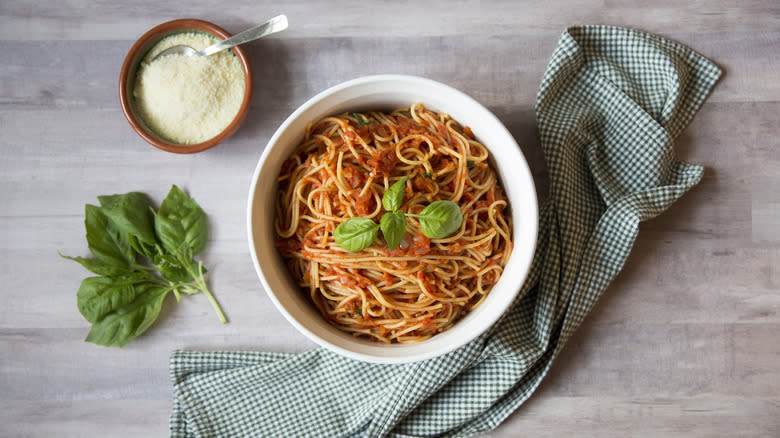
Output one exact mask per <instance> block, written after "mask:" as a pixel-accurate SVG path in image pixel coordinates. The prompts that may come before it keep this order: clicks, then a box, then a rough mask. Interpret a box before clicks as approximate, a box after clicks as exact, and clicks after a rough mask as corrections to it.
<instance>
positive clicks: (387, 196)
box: [382, 176, 409, 211]
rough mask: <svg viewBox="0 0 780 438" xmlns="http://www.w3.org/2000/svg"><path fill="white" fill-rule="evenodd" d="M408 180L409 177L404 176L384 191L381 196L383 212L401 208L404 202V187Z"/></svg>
mask: <svg viewBox="0 0 780 438" xmlns="http://www.w3.org/2000/svg"><path fill="white" fill-rule="evenodd" d="M408 179H409V177H408V176H405V177H403V178H401V180H400V181H396V182H395V184H393V185H391V186H390V188H389V189H387V190H385V193H384V194H383V195H382V207H384V208H385V210H387V211H395V210H398V209H399V208H401V204H402V203H403V202H404V186H405V185H406V181H407V180H408Z"/></svg>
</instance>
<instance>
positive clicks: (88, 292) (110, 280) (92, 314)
mask: <svg viewBox="0 0 780 438" xmlns="http://www.w3.org/2000/svg"><path fill="white" fill-rule="evenodd" d="M144 279H145V275H143V274H142V273H136V274H133V275H128V276H124V277H88V278H85V279H84V280H83V281H82V282H81V286H79V290H78V292H77V293H76V302H77V304H78V308H79V312H81V315H82V316H84V319H86V320H87V321H89V322H91V323H95V322H97V321H99V320H101V319H102V318H103V317H104V316H105V315H107V314H108V313H110V312H112V311H114V310H116V309H119V308H121V307H122V306H124V305H126V304H129V303H130V302H132V301H133V300H134V299H135V298H136V294H137V293H136V290H135V287H134V285H135V284H136V283H138V282H140V281H143V280H144Z"/></svg>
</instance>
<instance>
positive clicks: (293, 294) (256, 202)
mask: <svg viewBox="0 0 780 438" xmlns="http://www.w3.org/2000/svg"><path fill="white" fill-rule="evenodd" d="M416 102H420V103H422V104H424V105H425V107H426V108H429V109H431V110H434V111H437V112H445V113H448V114H449V115H451V116H452V117H453V118H454V119H455V120H457V121H458V122H460V123H461V124H462V125H468V126H470V127H471V129H472V131H473V132H474V135H475V136H476V137H477V139H479V140H480V141H481V142H482V143H483V144H484V145H485V146H486V147H487V148H488V150H489V151H490V153H491V154H492V158H493V164H494V166H495V167H496V168H497V171H498V173H499V175H500V178H501V181H502V184H503V186H504V191H505V192H506V195H507V198H508V200H509V206H510V214H511V215H512V221H513V229H512V232H513V242H514V249H513V251H512V255H511V257H510V259H509V263H508V264H507V266H506V267H505V268H504V273H503V274H502V275H501V278H500V279H499V281H498V283H497V284H496V285H495V286H494V287H493V289H492V290H491V292H490V294H489V295H488V296H487V298H486V299H485V301H484V302H483V303H482V305H481V306H479V307H478V308H477V309H475V310H474V311H472V312H470V313H469V314H468V315H466V317H464V318H463V319H462V320H460V321H459V322H457V323H456V324H455V325H454V326H453V327H452V328H451V329H449V330H447V331H445V332H443V333H439V334H437V335H436V336H433V337H432V338H431V339H428V340H426V341H423V342H420V343H417V344H391V345H388V344H383V343H378V342H372V341H368V340H363V339H358V338H355V337H354V336H352V335H350V334H348V333H346V332H343V331H341V330H339V329H337V328H336V327H334V326H332V325H330V324H328V323H327V322H325V320H324V319H323V318H322V316H321V315H320V313H319V312H318V311H317V309H316V308H315V307H314V305H313V304H312V303H311V302H309V299H308V294H307V293H306V292H304V291H303V290H302V289H301V288H300V287H299V286H298V285H297V284H296V283H295V281H294V280H293V279H292V277H291V276H290V274H289V272H288V271H287V268H286V266H285V263H284V262H283V260H282V257H281V256H280V255H279V253H278V252H277V250H276V247H275V246H274V241H275V236H274V214H275V213H274V212H275V209H274V202H275V199H276V197H275V192H276V178H277V176H278V174H279V169H280V168H281V166H282V162H283V161H284V160H286V159H287V158H288V157H289V156H290V154H291V153H292V151H293V149H295V147H296V146H297V145H298V144H299V142H300V141H301V139H302V138H303V134H304V130H305V129H306V125H307V123H309V122H313V121H316V120H318V119H320V118H322V117H325V116H328V115H335V114H340V113H344V112H347V111H368V110H392V109H395V108H399V107H403V106H410V105H411V104H413V103H416ZM537 216H538V207H537V200H536V191H535V189H534V183H533V179H532V177H531V172H530V171H529V169H528V164H527V163H526V160H525V158H524V157H523V153H522V152H521V150H520V147H519V146H518V145H517V143H516V142H515V140H514V138H512V135H511V134H510V133H509V131H507V129H506V128H505V127H504V125H503V124H501V122H500V121H499V120H498V119H497V118H496V117H495V116H494V115H493V114H492V113H491V112H490V111H488V110H487V109H486V108H485V107H483V106H482V105H480V104H479V103H478V102H477V101H475V100H474V99H472V98H471V97H469V96H467V95H465V94H463V93H461V92H460V91H458V90H455V89H454V88H451V87H449V86H446V85H443V84H441V83H438V82H435V81H432V80H429V79H424V78H419V77H414V76H401V75H378V76H367V77H362V78H358V79H354V80H351V81H347V82H344V83H342V84H340V85H336V86H334V87H331V88H329V89H327V90H325V91H323V92H322V93H320V94H318V95H316V96H314V97H313V98H311V99H309V101H308V102H306V103H304V104H303V105H301V107H300V108H298V109H297V110H295V112H293V113H292V114H291V115H290V116H289V117H288V118H287V120H285V121H284V123H282V125H281V126H280V127H279V129H277V130H276V133H274V136H273V137H271V140H270V141H269V142H268V145H267V146H266V148H265V150H264V151H263V154H262V156H261V157H260V161H259V162H258V163H257V168H256V169H255V173H254V176H253V177H252V185H251V187H250V189H249V204H248V207H247V228H248V234H249V249H250V252H251V253H252V260H253V261H254V264H255V269H256V270H257V275H258V276H259V277H260V282H261V283H262V284H263V288H264V289H265V291H266V293H268V296H269V297H270V298H271V300H272V301H273V302H274V304H275V305H276V307H277V308H278V309H279V311H280V312H282V314H283V315H284V316H285V317H286V318H287V320H289V321H290V323H292V325H293V326H295V328H297V329H298V330H299V331H300V332H301V333H303V334H304V335H306V336H307V337H308V338H309V339H311V340H312V341H314V342H316V343H317V344H319V345H321V346H323V347H325V348H327V349H330V350H332V351H334V352H336V353H339V354H342V355H344V356H347V357H351V358H353V359H358V360H363V361H368V362H377V363H401V362H413V361H418V360H423V359H428V358H432V357H435V356H439V355H441V354H444V353H447V352H450V351H452V350H455V349H456V348H458V347H460V346H463V345H464V344H466V343H468V342H469V341H471V340H473V339H474V338H475V337H477V336H479V335H480V334H482V333H483V332H484V331H485V330H487V329H488V328H489V327H490V326H491V325H493V324H494V323H495V322H496V321H497V320H498V318H499V317H500V316H501V315H502V314H503V313H504V312H505V311H506V310H507V308H508V307H509V305H510V304H511V303H512V301H513V300H514V298H515V297H516V296H517V293H518V291H519V290H520V287H521V286H522V284H523V281H524V280H525V277H526V274H527V273H528V269H529V267H530V264H531V258H532V256H533V253H534V247H535V245H536V231H537Z"/></svg>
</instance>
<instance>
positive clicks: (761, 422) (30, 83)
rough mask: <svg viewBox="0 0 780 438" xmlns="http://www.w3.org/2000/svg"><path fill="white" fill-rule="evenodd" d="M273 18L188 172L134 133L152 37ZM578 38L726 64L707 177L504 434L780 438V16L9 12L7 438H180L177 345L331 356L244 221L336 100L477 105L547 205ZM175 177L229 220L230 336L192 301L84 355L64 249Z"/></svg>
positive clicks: (110, 9) (759, 5)
mask: <svg viewBox="0 0 780 438" xmlns="http://www.w3.org/2000/svg"><path fill="white" fill-rule="evenodd" d="M190 5H191V6H190ZM277 13H285V14H287V15H288V17H289V19H290V29H289V30H288V31H286V32H285V33H283V34H280V35H277V36H274V37H271V38H269V39H267V40H263V41H258V42H256V43H253V44H251V45H249V46H247V49H248V52H249V56H250V58H251V59H252V64H253V67H254V72H255V83H256V84H257V87H256V89H255V95H254V99H253V102H252V110H251V111H250V114H249V116H248V119H247V122H246V123H245V124H244V126H242V128H241V129H240V130H239V132H238V133H237V134H236V135H235V136H234V137H233V138H231V139H230V140H229V141H228V142H226V143H225V144H223V145H220V146H218V147H216V148H214V149H211V150H209V151H206V152H203V153H200V154H197V155H192V156H176V155H172V154H167V153H164V152H161V151H158V150H156V149H153V148H152V147H150V146H148V145H146V144H145V143H143V142H142V141H141V139H140V138H138V137H137V136H136V135H135V134H134V133H133V132H132V131H131V129H130V127H129V126H128V124H127V122H126V121H125V120H124V118H123V116H122V114H121V111H120V109H119V104H118V98H117V89H116V86H117V84H116V81H117V77H118V73H119V67H120V65H121V63H122V61H123V59H124V56H125V54H126V51H127V49H128V48H129V47H130V45H131V44H132V43H133V39H134V38H136V37H138V36H139V35H140V34H142V33H143V32H145V31H146V30H148V29H149V28H151V27H152V26H154V25H156V24H158V23H160V22H163V21H166V20H169V19H174V18H181V17H183V16H190V17H199V18H204V19H208V20H210V21H213V22H215V23H216V24H218V25H220V26H222V27H224V28H226V29H227V30H228V31H233V32H235V31H239V30H241V29H243V28H246V27H248V26H249V25H251V24H254V23H256V22H260V21H262V20H263V19H265V18H268V17H270V16H272V15H274V14H277ZM581 23H606V24H616V25H624V26H632V27H637V28H640V29H643V30H647V31H650V32H654V33H658V34H661V35H663V36H666V37H669V38H672V39H675V40H678V41H680V42H682V43H685V44H688V45H690V46H691V47H693V48H694V49H696V50H697V51H699V52H701V53H703V54H704V55H706V56H708V57H710V58H712V59H713V60H714V61H715V62H716V63H718V64H719V65H720V66H722V67H723V68H724V70H725V75H724V77H723V78H722V79H721V81H720V82H719V84H718V85H717V87H716V88H715V91H714V92H713V94H712V95H711V96H710V98H709V99H708V100H707V102H706V103H705V105H704V107H703V108H702V110H701V112H700V113H699V114H698V115H697V116H696V118H695V119H694V121H693V123H692V124H691V126H690V127H688V129H686V130H685V131H684V132H683V134H682V135H681V137H680V139H679V140H678V144H677V146H678V147H677V154H678V156H679V157H680V158H681V159H683V160H685V161H690V162H695V163H699V164H703V165H704V166H705V167H706V171H705V176H704V178H703V180H702V182H701V183H700V185H699V186H698V187H696V188H695V189H694V190H693V191H691V193H689V194H687V195H686V196H685V197H684V198H683V199H682V200H681V201H680V202H679V203H677V204H675V205H674V206H672V208H670V209H669V211H667V212H665V213H664V214H663V215H661V216H660V217H658V218H656V219H654V220H652V221H648V222H646V223H643V224H642V225H641V231H640V234H639V238H638V240H637V243H636V246H635V248H634V251H633V252H632V254H631V256H630V258H629V260H628V263H627V264H626V267H625V269H624V270H623V272H622V273H621V274H620V276H619V277H618V278H617V279H616V281H615V282H614V283H613V284H612V285H611V286H610V288H609V289H608V291H607V292H606V294H605V296H604V297H603V298H602V299H601V301H600V302H599V303H598V304H597V306H596V308H595V310H594V311H593V313H592V314H591V315H589V316H588V318H587V319H586V320H585V323H584V324H583V326H582V327H581V328H580V330H579V331H578V332H577V333H576V334H575V336H574V337H573V338H572V339H571V341H570V343H569V345H568V346H567V347H566V349H565V350H564V351H563V353H562V355H561V356H560V358H559V359H558V360H557V361H556V362H555V363H554V365H553V368H552V370H551V372H550V375H549V376H548V377H547V378H546V379H545V381H544V382H543V383H542V386H541V388H540V389H539V390H538V391H537V393H536V394H534V395H533V396H532V397H531V399H530V400H529V401H528V402H527V403H526V404H525V405H524V406H522V407H521V408H520V409H519V410H518V411H517V412H516V413H515V414H513V415H512V416H511V417H510V418H509V419H508V420H507V421H506V422H505V423H504V424H502V425H501V426H500V427H499V428H498V429H497V430H495V431H493V432H491V433H488V434H486V435H485V436H488V437H514V436H518V435H520V434H527V435H534V436H566V435H573V434H578V435H582V436H605V437H613V436H614V437H623V436H637V437H655V436H688V437H713V436H723V437H731V436H756V437H771V436H780V415H778V414H780V342H779V341H778V340H779V339H780V313H779V312H780V294H779V293H778V291H779V290H780V273H779V272H778V267H779V266H780V231H779V230H780V195H778V193H780V191H778V190H777V188H778V187H780V135H778V124H777V114H780V81H778V80H777V78H778V77H780V3H778V2H777V1H774V0H756V1H749V2H736V1H724V0H714V1H710V2H689V3H681V2H678V1H671V0H664V1H661V2H640V1H635V0H624V1H611V0H607V1H585V0H574V1H557V0H556V1H550V2H544V4H541V3H540V2H499V1H497V2H484V1H483V2H478V1H465V0H464V1H457V2H448V1H443V0H436V1H433V2H425V3H424V4H423V3H420V2H376V3H374V2H365V1H334V2H305V1H293V2H287V3H285V4H284V6H283V7H280V6H279V5H277V4H274V3H270V2H248V1H243V2H231V5H230V8H229V9H226V10H223V11H215V8H214V6H213V2H205V1H202V0H196V1H192V2H188V7H187V9H186V10H184V9H182V8H181V7H180V6H178V5H173V4H170V5H169V4H165V3H161V2H151V1H139V2H134V3H133V4H117V3H115V2H84V1H80V0H77V1H72V2H68V3H67V6H66V5H58V4H54V3H51V4H49V3H45V2H44V3H31V2H25V1H4V2H2V3H0V51H2V53H3V54H4V60H3V62H2V63H0V188H2V190H0V207H2V209H1V210H0V254H2V256H3V263H2V268H0V284H3V286H4V287H3V289H2V292H0V293H1V294H2V303H3V312H2V315H3V316H2V317H0V424H2V426H0V436H9V437H10V436H13V437H43V436H62V437H71V436H72V437H76V436H78V437H85V436H105V431H106V430H110V431H111V434H110V435H111V436H133V437H137V436H161V435H164V434H165V433H166V431H167V420H168V414H169V412H170V397H171V387H170V383H169V380H168V371H167V363H168V356H169V354H170V352H171V350H173V349H176V348H195V349H256V350H271V351H305V350H308V349H310V348H314V345H313V344H312V343H311V342H310V341H308V340H307V339H306V338H304V337H303V336H302V335H300V334H298V333H297V332H296V331H295V329H294V328H293V327H292V326H291V325H289V324H288V323H287V322H286V321H285V320H284V318H283V317H282V316H281V315H280V314H279V313H278V312H277V311H276V309H275V308H274V307H273V304H272V303H271V301H270V300H269V299H268V298H267V297H266V295H265V293H264V292H263V290H262V288H261V287H260V285H259V282H258V280H257V277H256V275H255V272H254V269H253V267H252V263H251V259H250V257H249V252H248V246H247V243H246V232H245V208H246V198H247V192H248V188H249V183H250V177H251V174H252V171H253V170H254V167H255V164H256V162H257V159H258V158H259V156H260V154H261V152H262V150H263V148H264V147H265V143H266V142H267V141H268V139H269V138H270V137H271V135H272V134H273V132H274V130H275V129H276V128H277V127H278V126H279V124H280V123H281V122H282V121H283V120H284V119H285V118H286V117H287V115H288V114H290V113H291V112H292V111H293V110H294V109H295V108H296V107H297V106H299V105H300V104H301V103H303V102H304V101H305V100H306V99H308V98H309V97H311V96H312V95H314V94H316V93H317V92H319V91H322V90H323V89H325V88H327V87H329V86H331V85H334V84H337V83H339V82H342V81H344V80H346V79H351V78H354V77H358V76H362V75H367V74H375V73H405V74H414V75H421V76H426V77H429V78H432V79H435V80H439V81H442V82H445V83H447V84H449V85H452V86H454V87H456V88H459V89H461V90H463V91H464V92H466V93H468V94H470V95H472V96H473V97H474V98H476V99H477V100H479V101H480V102H481V103H483V104H485V105H486V106H488V107H489V108H490V109H491V110H493V111H494V112H495V113H496V115H497V116H498V117H499V118H500V119H501V120H502V121H503V122H504V123H505V124H506V126H507V127H508V128H509V130H510V131H511V132H512V134H513V135H514V136H515V137H516V138H517V140H518V142H519V143H520V144H521V147H522V148H523V152H524V153H525V154H526V157H527V158H528V160H529V162H530V164H531V166H532V168H533V170H534V177H535V179H536V182H537V184H538V190H539V194H540V196H541V197H544V195H545V193H546V187H547V185H546V184H547V182H546V173H545V167H544V160H543V157H542V155H541V152H540V150H539V142H538V136H537V132H536V127H535V120H534V111H533V107H534V101H535V94H536V90H537V88H538V85H539V81H540V79H541V76H542V74H543V72H544V69H545V67H546V65H547V62H548V60H549V56H550V54H551V53H552V50H553V49H554V47H555V45H556V43H557V41H558V38H559V35H560V32H561V31H562V30H563V29H565V28H566V27H567V26H570V25H573V24H581ZM31 54H34V55H35V56H30V55H31ZM173 183H175V184H177V185H180V186H182V187H184V188H185V189H187V190H188V191H189V192H190V193H191V194H192V195H193V196H194V197H195V198H196V199H197V201H198V202H199V203H200V204H201V205H202V206H203V208H204V209H205V210H206V212H207V213H208V215H209V226H210V231H211V235H210V238H209V245H208V247H207V250H206V252H205V254H204V263H205V264H206V265H207V266H208V267H209V268H210V270H211V271H210V283H211V286H212V289H213V290H214V292H215V294H216V295H217V297H218V299H219V300H220V302H221V304H222V306H223V308H224V309H225V312H226V314H227V316H228V318H229V319H230V323H229V324H227V325H224V326H223V325H221V324H219V322H218V320H217V318H216V316H215V315H214V314H213V310H212V309H211V306H210V305H209V304H208V303H207V301H206V300H205V298H204V297H202V296H195V297H191V298H189V299H186V300H183V302H182V303H180V304H178V305H174V303H173V301H171V302H170V303H166V306H165V307H164V310H163V313H162V315H161V316H160V319H159V320H158V322H157V323H156V324H155V326H154V327H153V329H151V330H150V331H149V332H148V334H146V335H144V336H142V337H141V338H139V339H138V340H137V341H135V342H133V343H132V344H130V345H128V346H127V347H126V348H124V349H122V350H117V349H105V348H100V347H96V346H94V345H92V344H87V343H84V342H83V341H82V339H83V337H84V336H85V335H86V332H87V330H88V325H87V323H86V322H85V321H84V320H83V319H82V317H81V316H80V315H79V313H78V311H77V309H76V305H75V291H76V289H77V287H78V284H79V282H80V280H81V279H82V278H83V277H84V276H85V275H86V274H85V272H84V271H83V270H82V269H81V268H80V267H79V266H77V265H76V264H73V263H71V262H67V261H65V260H63V259H61V258H60V257H59V256H58V255H57V251H61V252H63V253H66V254H72V255H84V254H85V253H86V246H85V243H84V231H83V209H84V204H85V203H92V202H96V199H95V196H96V195H98V194H104V193H119V192H127V191H130V190H141V191H144V192H147V193H149V194H150V195H151V197H152V198H153V199H154V200H155V201H159V200H160V199H161V198H162V197H163V196H164V195H165V193H166V192H167V190H168V187H169V186H170V184H173Z"/></svg>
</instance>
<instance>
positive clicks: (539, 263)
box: [170, 26, 720, 437]
mask: <svg viewBox="0 0 780 438" xmlns="http://www.w3.org/2000/svg"><path fill="white" fill-rule="evenodd" d="M719 75H720V70H719V69H718V67H716V66H715V65H714V64H713V63H712V62H710V61H708V60H707V59H705V58H704V57H702V56H701V55H699V54H697V53H695V52H693V51H691V50H690V49H688V48H687V47H684V46H682V45H680V44H677V43H675V42H672V41H668V40H665V39H663V38H660V37H658V36H654V35H650V34H647V33H643V32H639V31H636V30H631V29H623V28H615V27H605V26H583V27H571V28H569V29H567V30H566V32H564V33H563V35H562V37H561V39H560V42H559V44H558V46H557V48H556V50H555V52H554V53H553V56H552V59H551V61H550V63H549V66H548V67H547V71H546V73H545V75H544V78H543V79H542V84H541V87H540V89H539V93H538V96H537V101H536V113H537V122H538V128H539V132H540V138H541V143H542V148H543V150H544V154H545V158H546V161H547V168H548V171H549V175H550V194H549V200H548V201H547V202H546V203H545V205H544V206H543V208H542V212H541V215H540V216H541V218H540V234H539V244H538V248H537V251H536V254H535V257H534V262H533V264H532V267H531V270H530V273H529V275H528V278H527V281H526V283H525V284H524V286H523V288H522V290H521V293H520V294H519V296H518V298H517V300H516V301H515V302H514V303H513V305H512V307H511V309H510V310H509V311H508V312H507V313H506V314H505V315H504V317H503V318H502V319H501V320H500V321H499V322H498V323H497V324H496V325H494V326H493V327H492V328H491V329H490V330H489V331H488V332H487V333H485V334H483V335H482V336H480V337H478V338H477V339H476V340H474V341H473V342H471V343H469V344H468V345H466V346H464V347H463V348H461V349H459V350H457V351H454V352H452V353H449V354H446V355H444V356H440V357H438V358H434V359H430V360H426V361H421V362H416V363H411V364H404V365H378V364H369V363H362V362H358V361H355V360H351V359H347V358H344V357H341V356H339V355H336V354H334V353H331V352H328V351H326V350H324V349H317V350H313V351H309V352H306V353H300V354H286V353H264V352H227V351H226V352H195V351H175V352H174V353H173V355H172V357H171V363H170V365H171V377H172V379H173V384H174V393H175V398H174V402H173V414H172V416H171V436H173V437H193V436H195V437H420V436H426V437H427V436H442V437H462V436H470V435H473V434H477V433H480V432H485V431H488V430H491V429H493V428H495V427H496V426H498V424H499V423H501V421H503V420H504V419H505V418H506V417H507V416H509V415H510V414H511V413H512V412H513V411H514V410H515V409H516V408H517V407H518V406H520V405H521V404H522V403H523V402H524V401H525V400H527V399H528V397H529V396H530V395H531V393H533V391H534V390H535V389H536V388H537V386H538V385H539V383H540V382H541V380H542V378H544V376H545V374H546V373H547V371H548V370H549V368H550V365H551V363H552V361H553V359H555V357H556V356H557V355H558V353H559V352H560V351H561V349H562V348H563V346H564V344H565V343H566V340H567V339H568V338H569V337H570V336H571V335H572V333H574V331H575V330H576V329H577V327H578V326H579V325H580V323H581V322H582V320H583V318H584V317H585V315H587V314H588V312H589V311H590V310H591V308H592V307H593V305H594V304H595V302H596V300H597V299H598V298H599V297H600V296H601V294H602V293H603V291H604V289H605V288H606V287H607V285H608V284H609V283H610V281H611V280H612V279H613V278H614V277H615V275H616V274H617V273H618V271H619V270H620V269H621V268H622V266H623V264H624V262H625V260H626V257H627V256H628V253H629V251H630V250H631V246H632V245H633V242H634V239H635V238H636V235H637V230H638V224H639V222H640V221H642V220H646V219H650V218H652V217H655V216H656V215H658V214H659V213H661V212H662V211H664V210H665V209H666V208H668V207H669V206H670V205H671V204H672V203H673V202H674V201H675V200H677V199H678V198H679V197H680V196H682V194H683V193H685V192H686V191H687V190H688V189H690V188H691V187H692V186H694V185H695V184H696V183H697V182H698V181H699V179H700V178H701V175H702V168H701V167H699V166H694V165H690V164H685V163H682V162H680V161H678V160H677V159H675V158H674V153H673V150H672V143H673V140H674V139H675V138H676V137H677V136H678V135H679V133H680V131H682V130H683V129H684V128H685V127H686V126H687V125H688V123H689V122H690V121H691V119H692V118H693V116H694V114H695V113H696V111H697V110H698V109H699V107H700V106H701V104H702V102H703V101H704V99H705V98H706V96H707V94H708V93H709V91H710V89H711V88H712V87H713V86H714V84H715V82H716V81H717V78H718V77H719Z"/></svg>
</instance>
